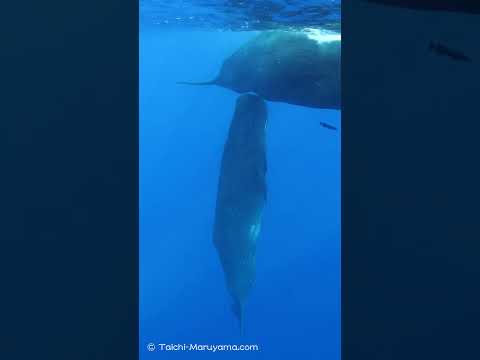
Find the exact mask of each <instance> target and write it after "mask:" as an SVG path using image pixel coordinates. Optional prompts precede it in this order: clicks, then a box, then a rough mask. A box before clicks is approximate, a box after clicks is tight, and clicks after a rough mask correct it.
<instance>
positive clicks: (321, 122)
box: [320, 121, 337, 131]
mask: <svg viewBox="0 0 480 360" xmlns="http://www.w3.org/2000/svg"><path fill="white" fill-rule="evenodd" d="M320 126H323V127H324V128H326V129H329V130H334V131H337V128H336V127H335V126H333V125H330V124H327V123H326V122H323V121H320Z"/></svg>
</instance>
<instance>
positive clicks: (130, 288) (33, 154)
mask: <svg viewBox="0 0 480 360" xmlns="http://www.w3.org/2000/svg"><path fill="white" fill-rule="evenodd" d="M138 7H139V5H138V1H127V2H122V1H113V0H105V1H93V0H91V1H88V0H82V1H77V0H74V1H48V2H39V1H28V0H27V1H21V2H7V3H5V4H3V6H2V12H1V13H2V15H1V19H0V33H1V34H2V51H1V53H2V54H1V64H0V65H1V66H0V73H1V76H0V78H1V84H2V90H3V91H2V101H1V106H0V136H1V141H0V144H1V145H0V146H1V151H0V158H1V180H0V183H1V186H0V192H1V193H0V194H1V195H0V199H1V214H0V219H1V220H0V223H1V226H0V239H1V242H2V250H1V255H2V260H1V261H0V263H1V265H0V266H1V273H2V289H1V290H2V291H1V292H2V304H3V305H2V316H1V323H2V328H3V330H4V331H2V341H1V343H2V346H1V347H0V358H2V359H21V358H29V359H33V358H35V359H70V360H72V359H82V360H84V359H116V360H119V359H135V358H137V357H138Z"/></svg>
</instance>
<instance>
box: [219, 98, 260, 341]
mask: <svg viewBox="0 0 480 360" xmlns="http://www.w3.org/2000/svg"><path fill="white" fill-rule="evenodd" d="M266 122H267V108H266V104H265V101H263V100H262V99H261V98H260V97H258V96H256V95H253V94H246V95H242V96H240V97H239V98H238V99H237V103H236V108H235V113H234V115H233V119H232V122H231V124H230V129H229V133H228V137H227V140H226V143H225V146H224V152H223V157H222V161H221V166H220V177H219V182H218V192H217V201H216V209H215V223H214V229H213V243H214V245H215V248H216V249H217V252H218V255H219V258H220V262H221V265H222V268H223V272H224V274H225V280H226V285H227V289H228V292H229V294H230V296H231V297H232V300H233V305H232V310H233V312H234V314H235V316H236V317H237V318H238V320H239V322H240V330H241V332H242V333H243V318H244V307H245V301H246V299H247V297H248V295H249V293H250V291H251V289H252V287H253V285H254V282H255V272H256V266H255V258H256V241H257V238H258V235H259V232H260V225H261V218H262V212H263V208H264V205H265V200H266V193H267V185H266V180H265V176H266V170H267V163H266V153H265V128H266Z"/></svg>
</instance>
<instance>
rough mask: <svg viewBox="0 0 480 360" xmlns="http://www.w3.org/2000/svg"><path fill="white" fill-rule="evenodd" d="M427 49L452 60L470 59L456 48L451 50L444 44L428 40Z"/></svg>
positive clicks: (466, 60) (467, 60)
mask: <svg viewBox="0 0 480 360" xmlns="http://www.w3.org/2000/svg"><path fill="white" fill-rule="evenodd" d="M428 49H429V50H430V51H432V52H434V53H436V54H437V55H440V56H442V55H443V56H448V57H449V58H451V59H452V60H455V61H465V62H471V61H472V60H471V59H470V58H469V57H468V56H466V55H465V54H464V53H462V52H460V51H457V50H452V49H450V48H448V47H446V46H445V45H442V44H440V43H435V42H433V41H430V45H429V46H428Z"/></svg>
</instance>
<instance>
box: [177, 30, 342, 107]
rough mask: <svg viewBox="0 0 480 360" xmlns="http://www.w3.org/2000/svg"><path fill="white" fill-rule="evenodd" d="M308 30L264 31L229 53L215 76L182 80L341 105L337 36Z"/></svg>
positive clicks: (277, 97) (315, 103) (282, 98)
mask: <svg viewBox="0 0 480 360" xmlns="http://www.w3.org/2000/svg"><path fill="white" fill-rule="evenodd" d="M312 31H313V29H312ZM312 31H311V32H308V31H283V30H274V31H265V32H262V33H260V34H259V35H258V36H256V37H254V38H253V39H251V40H250V41H248V42H247V43H246V44H244V45H243V46H241V47H240V48H239V49H238V50H237V51H236V52H235V53H233V54H232V55H231V56H230V57H228V58H227V59H226V60H225V61H224V62H223V65H222V67H221V69H220V72H219V74H218V76H217V77H216V78H215V79H213V80H211V81H206V82H197V83H194V82H180V83H181V84H190V85H218V86H222V87H225V88H228V89H231V90H233V91H236V92H238V93H247V92H253V93H256V94H258V95H259V96H261V97H262V98H264V99H266V100H270V101H281V102H286V103H289V104H294V105H301V106H308V107H313V108H326V109H340V50H341V41H340V38H339V36H337V37H331V36H330V37H328V36H325V37H322V36H321V35H320V36H319V35H318V34H317V33H314V32H312Z"/></svg>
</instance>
